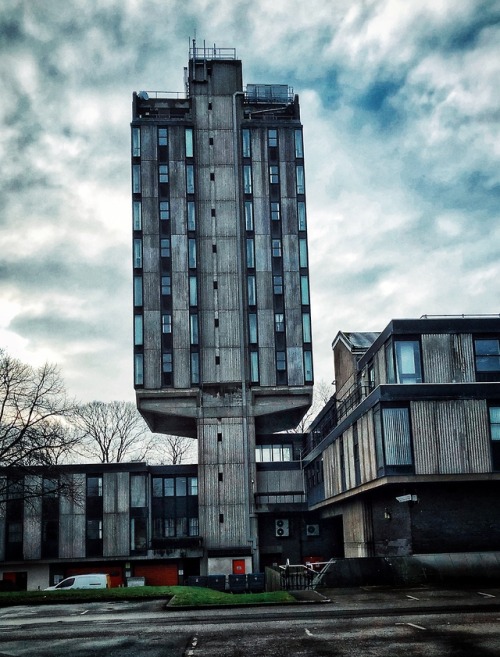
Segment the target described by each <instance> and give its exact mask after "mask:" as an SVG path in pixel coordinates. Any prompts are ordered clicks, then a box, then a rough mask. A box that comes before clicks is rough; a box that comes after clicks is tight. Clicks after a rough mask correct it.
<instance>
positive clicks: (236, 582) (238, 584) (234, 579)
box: [229, 575, 247, 593]
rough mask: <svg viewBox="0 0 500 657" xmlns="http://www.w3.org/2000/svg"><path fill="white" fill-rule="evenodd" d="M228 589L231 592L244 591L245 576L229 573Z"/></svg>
mask: <svg viewBox="0 0 500 657" xmlns="http://www.w3.org/2000/svg"><path fill="white" fill-rule="evenodd" d="M229 590H230V591H231V593H246V590H247V576H246V575H229Z"/></svg>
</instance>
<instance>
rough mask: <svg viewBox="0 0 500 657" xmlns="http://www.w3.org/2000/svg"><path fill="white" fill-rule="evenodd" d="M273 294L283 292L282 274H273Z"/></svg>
mask: <svg viewBox="0 0 500 657" xmlns="http://www.w3.org/2000/svg"><path fill="white" fill-rule="evenodd" d="M273 292H274V294H283V276H273Z"/></svg>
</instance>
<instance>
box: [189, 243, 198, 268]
mask: <svg viewBox="0 0 500 657" xmlns="http://www.w3.org/2000/svg"><path fill="white" fill-rule="evenodd" d="M188 267H189V268H190V269H196V240H195V239H193V238H190V239H188Z"/></svg>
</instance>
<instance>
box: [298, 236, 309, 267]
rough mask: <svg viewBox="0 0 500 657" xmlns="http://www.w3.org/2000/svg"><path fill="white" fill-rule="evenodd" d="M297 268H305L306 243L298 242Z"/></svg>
mask: <svg viewBox="0 0 500 657" xmlns="http://www.w3.org/2000/svg"><path fill="white" fill-rule="evenodd" d="M299 267H307V241H306V240H303V239H300V240H299Z"/></svg>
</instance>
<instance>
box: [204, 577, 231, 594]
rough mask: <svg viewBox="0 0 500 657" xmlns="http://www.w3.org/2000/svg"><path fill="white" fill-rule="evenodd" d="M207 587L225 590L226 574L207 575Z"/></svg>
mask: <svg viewBox="0 0 500 657" xmlns="http://www.w3.org/2000/svg"><path fill="white" fill-rule="evenodd" d="M207 587H208V588H209V589H214V590H215V591H225V590H226V576H225V575H208V576H207Z"/></svg>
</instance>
